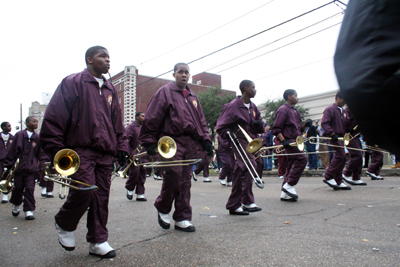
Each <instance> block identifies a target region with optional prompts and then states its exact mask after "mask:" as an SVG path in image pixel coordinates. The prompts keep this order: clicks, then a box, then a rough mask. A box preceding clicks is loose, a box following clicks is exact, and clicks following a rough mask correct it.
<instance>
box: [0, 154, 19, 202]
mask: <svg viewBox="0 0 400 267" xmlns="http://www.w3.org/2000/svg"><path fill="white" fill-rule="evenodd" d="M18 164H19V159H17V161H16V162H15V164H14V166H13V167H12V168H11V169H10V171H9V173H8V175H7V177H6V179H5V180H1V181H0V191H1V192H2V193H3V194H7V193H10V192H11V190H12V189H13V187H14V172H15V169H16V168H17V166H18ZM6 170H7V169H6V168H4V171H6ZM3 176H4V172H3V174H2V176H1V179H3Z"/></svg>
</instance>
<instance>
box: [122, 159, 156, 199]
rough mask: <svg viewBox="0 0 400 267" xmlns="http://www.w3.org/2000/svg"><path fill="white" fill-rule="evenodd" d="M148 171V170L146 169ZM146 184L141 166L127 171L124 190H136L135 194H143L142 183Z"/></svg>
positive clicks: (144, 173)
mask: <svg viewBox="0 0 400 267" xmlns="http://www.w3.org/2000/svg"><path fill="white" fill-rule="evenodd" d="M148 169H150V168H148ZM145 182H146V171H145V168H143V166H134V165H133V164H132V166H131V168H130V169H129V177H128V179H127V180H126V183H125V188H126V189H127V190H129V191H133V190H135V188H136V191H135V193H136V194H144V183H145Z"/></svg>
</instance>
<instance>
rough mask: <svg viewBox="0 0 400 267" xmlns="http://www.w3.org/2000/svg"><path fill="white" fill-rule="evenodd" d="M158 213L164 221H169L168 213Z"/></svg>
mask: <svg viewBox="0 0 400 267" xmlns="http://www.w3.org/2000/svg"><path fill="white" fill-rule="evenodd" d="M158 215H160V218H161V220H163V221H164V222H165V223H171V219H170V218H169V213H167V214H164V213H161V212H159V213H158Z"/></svg>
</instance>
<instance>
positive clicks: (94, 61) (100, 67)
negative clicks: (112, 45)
mask: <svg viewBox="0 0 400 267" xmlns="http://www.w3.org/2000/svg"><path fill="white" fill-rule="evenodd" d="M87 62H88V65H91V66H92V68H93V70H94V71H95V72H96V73H103V74H104V73H108V70H109V69H110V54H108V51H107V50H105V49H101V50H99V51H98V52H97V53H96V54H94V56H93V58H91V57H88V58H87Z"/></svg>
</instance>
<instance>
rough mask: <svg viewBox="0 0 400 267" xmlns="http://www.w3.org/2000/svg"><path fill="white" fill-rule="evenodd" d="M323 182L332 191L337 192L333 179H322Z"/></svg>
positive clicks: (337, 188)
mask: <svg viewBox="0 0 400 267" xmlns="http://www.w3.org/2000/svg"><path fill="white" fill-rule="evenodd" d="M323 182H324V183H326V184H327V185H329V186H330V187H332V188H333V189H335V190H339V186H338V185H337V183H336V181H335V179H329V180H326V179H324V180H323Z"/></svg>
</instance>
